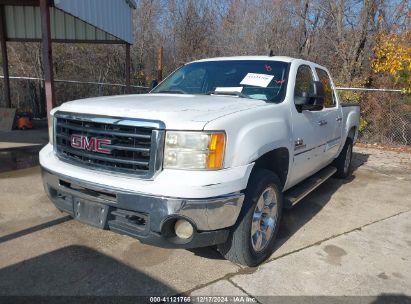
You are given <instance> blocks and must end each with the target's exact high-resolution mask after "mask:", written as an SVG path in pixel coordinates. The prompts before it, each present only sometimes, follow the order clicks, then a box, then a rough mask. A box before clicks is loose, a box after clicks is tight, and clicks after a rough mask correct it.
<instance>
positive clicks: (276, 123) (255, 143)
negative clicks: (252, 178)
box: [205, 103, 292, 168]
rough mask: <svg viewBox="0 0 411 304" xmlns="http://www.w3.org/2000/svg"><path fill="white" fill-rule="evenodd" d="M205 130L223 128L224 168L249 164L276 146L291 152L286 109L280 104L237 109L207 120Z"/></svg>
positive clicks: (288, 114)
mask: <svg viewBox="0 0 411 304" xmlns="http://www.w3.org/2000/svg"><path fill="white" fill-rule="evenodd" d="M205 129H206V130H221V129H223V130H225V131H226V133H227V144H226V155H225V159H224V161H225V162H224V166H225V167H226V168H228V167H237V166H243V165H247V164H250V163H253V162H254V161H256V160H257V159H258V158H259V157H260V156H262V155H264V154H266V153H267V152H270V151H272V150H274V149H277V148H287V149H288V150H289V151H291V143H292V136H291V134H292V133H291V124H290V111H289V108H288V107H287V106H286V104H284V103H283V104H268V105H266V106H263V107H258V108H254V109H250V110H247V111H243V112H237V113H234V114H232V115H229V116H225V117H223V118H220V119H217V120H215V121H212V122H211V123H208V124H207V125H206V127H205Z"/></svg>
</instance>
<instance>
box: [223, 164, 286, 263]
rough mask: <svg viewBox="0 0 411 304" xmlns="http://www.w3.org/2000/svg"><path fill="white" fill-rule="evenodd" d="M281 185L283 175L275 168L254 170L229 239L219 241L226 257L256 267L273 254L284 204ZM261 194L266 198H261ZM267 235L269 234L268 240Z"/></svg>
mask: <svg viewBox="0 0 411 304" xmlns="http://www.w3.org/2000/svg"><path fill="white" fill-rule="evenodd" d="M281 189H282V187H281V183H280V180H279V178H278V177H277V175H275V174H274V173H272V172H271V171H269V170H265V169H256V170H254V171H253V172H252V174H251V176H250V179H249V181H248V185H247V189H246V190H245V199H244V203H243V208H242V210H241V212H240V215H239V217H238V219H237V222H236V224H235V225H234V227H233V228H232V229H231V231H230V235H229V238H228V240H227V242H226V243H224V244H221V245H218V250H219V252H220V253H221V254H222V255H223V257H224V258H226V259H227V260H230V261H232V262H234V263H238V264H242V265H245V266H251V267H253V266H257V265H259V264H260V263H262V262H263V261H264V260H266V259H267V258H268V257H269V256H270V255H271V254H272V252H273V251H274V246H275V239H276V235H277V232H278V227H279V224H280V219H281V212H282V206H283V197H282V192H281ZM263 194H264V196H263ZM260 198H261V199H262V200H260V201H259V199H260ZM271 198H272V199H271ZM258 203H259V204H258ZM266 203H269V204H266ZM257 204H258V206H257ZM261 206H262V208H261ZM260 210H263V211H262V212H260ZM253 218H254V219H255V221H254V225H253V223H252V222H253ZM274 218H275V220H274ZM265 229H266V230H265ZM260 230H262V232H261V231H260ZM264 230H265V233H264ZM259 231H260V232H259ZM270 231H271V233H270ZM252 233H253V236H252ZM263 235H265V236H266V238H265V240H266V241H264V238H263ZM267 235H269V236H268V237H267Z"/></svg>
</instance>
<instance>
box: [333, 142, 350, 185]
mask: <svg viewBox="0 0 411 304" xmlns="http://www.w3.org/2000/svg"><path fill="white" fill-rule="evenodd" d="M352 148H353V141H352V139H351V138H347V141H346V142H345V144H344V147H343V149H342V150H341V152H340V155H338V157H337V158H336V159H335V160H334V163H333V165H334V166H335V167H336V168H337V172H336V173H335V176H336V177H337V178H347V177H349V176H350V175H351V173H352V164H351V161H352Z"/></svg>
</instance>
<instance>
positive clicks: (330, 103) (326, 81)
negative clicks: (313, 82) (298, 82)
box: [315, 68, 335, 108]
mask: <svg viewBox="0 0 411 304" xmlns="http://www.w3.org/2000/svg"><path fill="white" fill-rule="evenodd" d="M315 71H316V72H317V75H318V78H319V80H320V81H321V83H322V84H323V87H324V107H325V108H332V107H335V99H334V95H333V89H332V87H331V81H330V77H329V76H328V73H327V72H326V71H325V70H323V69H319V68H316V69H315Z"/></svg>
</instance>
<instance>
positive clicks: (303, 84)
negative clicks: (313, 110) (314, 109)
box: [294, 65, 314, 97]
mask: <svg viewBox="0 0 411 304" xmlns="http://www.w3.org/2000/svg"><path fill="white" fill-rule="evenodd" d="M313 81H314V78H313V73H312V71H311V68H310V67H309V66H308V65H301V66H300V67H299V68H298V70H297V76H296V78H295V88H294V97H305V96H304V95H305V94H304V93H309V92H310V90H311V85H312V83H313Z"/></svg>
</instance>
